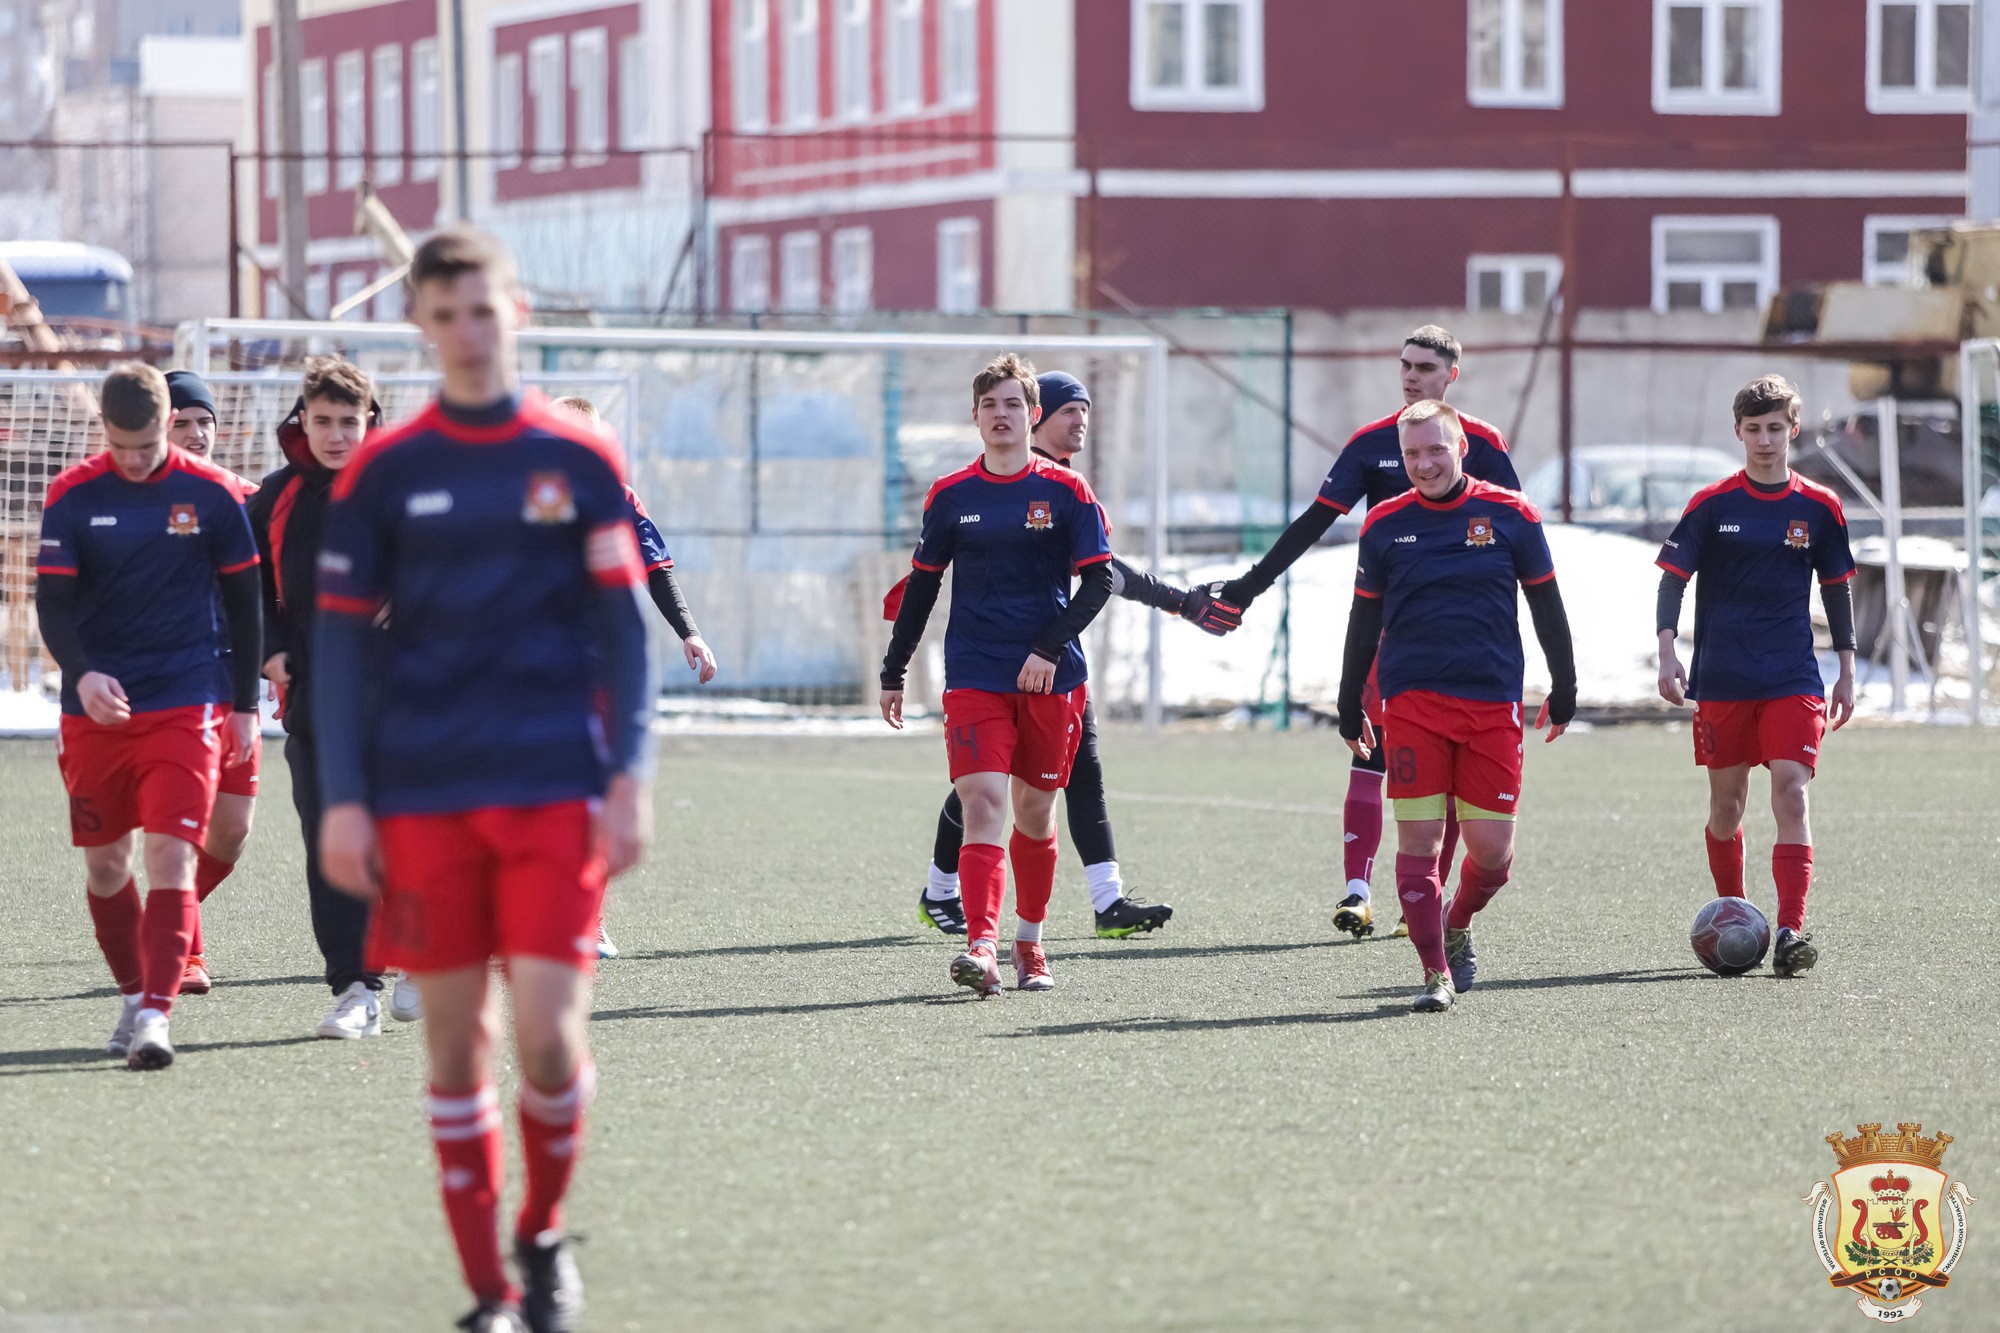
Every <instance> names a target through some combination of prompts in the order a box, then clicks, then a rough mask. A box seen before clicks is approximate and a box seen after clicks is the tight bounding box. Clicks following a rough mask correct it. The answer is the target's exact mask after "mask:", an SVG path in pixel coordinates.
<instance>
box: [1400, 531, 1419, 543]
mask: <svg viewBox="0 0 2000 1333" xmlns="http://www.w3.org/2000/svg"><path fill="white" fill-rule="evenodd" d="M1416 539H1417V534H1416V533H1414V532H1412V533H1410V534H1409V535H1408V536H1406V537H1398V538H1396V540H1397V542H1399V543H1400V542H1413V541H1415V540H1416Z"/></svg>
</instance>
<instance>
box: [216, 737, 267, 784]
mask: <svg viewBox="0 0 2000 1333" xmlns="http://www.w3.org/2000/svg"><path fill="white" fill-rule="evenodd" d="M260 721H261V719H260ZM263 758H264V733H263V732H262V731H261V730H260V731H258V732H257V733H256V740H255V741H253V742H252V743H251V746H250V757H249V758H248V759H245V760H243V761H241V762H240V763H234V764H224V765H223V766H222V778H221V782H220V784H219V785H218V786H217V788H216V790H217V791H219V792H221V793H222V795H224V796H255V795H256V794H257V769H258V766H259V764H260V763H261V762H262V760H263Z"/></svg>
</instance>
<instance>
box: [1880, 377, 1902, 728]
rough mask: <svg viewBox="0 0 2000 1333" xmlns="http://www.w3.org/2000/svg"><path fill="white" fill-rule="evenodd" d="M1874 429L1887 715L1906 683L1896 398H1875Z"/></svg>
mask: <svg viewBox="0 0 2000 1333" xmlns="http://www.w3.org/2000/svg"><path fill="white" fill-rule="evenodd" d="M1875 429H1876V434H1877V436H1878V440H1877V443H1878V444H1879V446H1880V448H1881V459H1882V536H1883V538H1884V540H1885V542H1886V544H1887V547H1888V550H1887V552H1886V553H1885V554H1884V556H1883V560H1882V574H1883V582H1884V584H1885V586H1884V588H1883V593H1882V595H1883V598H1884V599H1885V601H1884V606H1883V611H1884V612H1885V613H1886V615H1887V617H1888V620H1887V626H1888V630H1889V715H1890V716H1891V717H1894V716H1896V715H1897V714H1899V713H1901V712H1902V711H1903V694H1904V692H1905V691H1906V690H1908V689H1909V687H1910V639H1909V629H1908V626H1909V607H1908V603H1909V595H1908V590H1907V589H1906V588H1904V586H1903V457H1902V447H1901V441H1900V440H1898V439H1897V438H1896V400H1895V399H1894V398H1878V399H1876V400H1875Z"/></svg>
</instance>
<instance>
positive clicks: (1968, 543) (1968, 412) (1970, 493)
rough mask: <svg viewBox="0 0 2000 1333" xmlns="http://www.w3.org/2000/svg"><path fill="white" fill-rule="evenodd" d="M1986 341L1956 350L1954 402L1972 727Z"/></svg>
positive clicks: (1980, 675)
mask: <svg viewBox="0 0 2000 1333" xmlns="http://www.w3.org/2000/svg"><path fill="white" fill-rule="evenodd" d="M1992 348H1993V345H1992V344H1990V343H1988V344H1985V345H1983V346H1975V345H1974V344H1972V343H1966V344H1965V345H1964V346H1962V347H1960V348H1959V349H1958V400H1959V414H1960V415H1959V421H1960V425H1959V433H1960V435H1961V437H1962V438H1961V439H1960V441H1959V444H1960V447H1961V448H1962V449H1963V451H1964V457H1965V578H1964V581H1963V584H1962V588H1963V591H1962V592H1961V594H1960V596H1959V604H1960V606H1961V607H1962V608H1963V610H1964V615H1965V661H1966V668H1965V679H1966V703H1965V707H1966V711H1967V713H1968V714H1969V715H1970V716H1969V720H1970V721H1971V723H1972V725H1973V726H1975V727H1976V726H1978V725H1979V724H1980V722H1981V720H1982V715H1983V713H1984V711H1985V710H1984V707H1983V704H1984V700H1983V699H1982V697H1981V696H1982V695H1983V694H1984V693H1985V689H1986V662H1985V658H1986V645H1985V643H1984V642H1983V640H1984V638H1985V627H1984V626H1982V625H1981V624H1980V623H1979V621H1980V617H1979V592H1980V581H1981V578H1980V576H1981V575H1982V574H1983V573H1984V572H1985V570H1984V566H1983V563H1982V559H1983V555H1984V552H1983V550H1982V547H1983V546H1984V544H1985V533H1984V532H1983V531H1982V530H1981V529H1982V528H1983V526H1984V525H1983V524H1982V523H1981V521H1980V514H1979V505H1980V501H1981V500H1982V499H1983V498H1984V497H1985V487H1984V485H1983V483H1984V482H1985V480H1986V477H1985V475H1984V473H1983V469H1982V468H1981V466H1980V463H1981V455H1982V450H1981V449H1980V444H1981V443H1982V442H1981V440H1980V438H1979V426H1980V422H1979V384H1978V381H1977V379H1976V376H1977V374H1978V367H1979V357H1978V355H1977V353H1978V352H1980V351H1991V350H1992Z"/></svg>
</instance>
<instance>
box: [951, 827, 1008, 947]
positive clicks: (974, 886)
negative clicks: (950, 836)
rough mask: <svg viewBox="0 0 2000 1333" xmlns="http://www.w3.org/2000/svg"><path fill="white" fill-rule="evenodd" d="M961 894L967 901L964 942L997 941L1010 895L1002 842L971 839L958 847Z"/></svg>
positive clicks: (962, 898)
mask: <svg viewBox="0 0 2000 1333" xmlns="http://www.w3.org/2000/svg"><path fill="white" fill-rule="evenodd" d="M958 896H959V898H960V900H961V901H962V902H963V903H964V904H965V942H966V943H967V944H968V945H972V944H977V943H978V942H979V941H980V940H985V941H986V942H987V943H989V944H996V943H997V942H998V941H999V939H1000V904H1001V902H1002V901H1004V900H1005V899H1006V897H1007V853H1005V852H1003V851H1001V850H1000V844H999V843H996V842H968V843H966V844H965V846H963V847H961V848H960V849H959V853H958Z"/></svg>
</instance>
